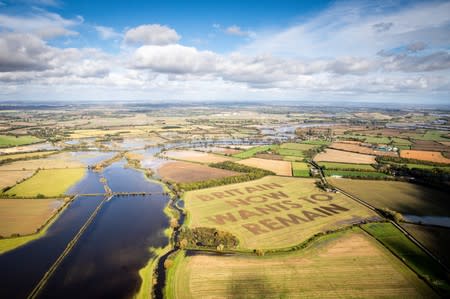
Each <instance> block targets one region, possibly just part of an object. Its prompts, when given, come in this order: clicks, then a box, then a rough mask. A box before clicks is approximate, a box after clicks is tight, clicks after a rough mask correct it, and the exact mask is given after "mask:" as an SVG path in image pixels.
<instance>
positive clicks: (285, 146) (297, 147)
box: [280, 143, 317, 151]
mask: <svg viewBox="0 0 450 299" xmlns="http://www.w3.org/2000/svg"><path fill="white" fill-rule="evenodd" d="M316 147H317V145H313V144H305V143H283V144H281V145H280V149H291V150H298V151H307V150H310V149H313V148H316Z"/></svg>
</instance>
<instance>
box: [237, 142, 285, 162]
mask: <svg viewBox="0 0 450 299" xmlns="http://www.w3.org/2000/svg"><path fill="white" fill-rule="evenodd" d="M273 147H274V146H273V145H260V146H255V147H252V148H249V149H247V150H245V151H243V152H241V153H238V154H235V155H233V157H235V158H239V159H246V158H250V157H253V156H254V155H256V154H258V153H261V152H265V151H267V150H269V149H271V148H273ZM275 147H276V146H275Z"/></svg>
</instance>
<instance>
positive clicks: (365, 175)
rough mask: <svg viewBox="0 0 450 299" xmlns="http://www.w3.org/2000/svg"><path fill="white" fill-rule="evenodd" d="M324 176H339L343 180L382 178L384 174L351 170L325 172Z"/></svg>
mask: <svg viewBox="0 0 450 299" xmlns="http://www.w3.org/2000/svg"><path fill="white" fill-rule="evenodd" d="M324 173H325V175H326V176H341V177H344V178H367V179H370V178H384V177H387V175H386V174H385V173H381V172H374V171H351V170H325V171H324Z"/></svg>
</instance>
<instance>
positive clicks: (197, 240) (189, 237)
mask: <svg viewBox="0 0 450 299" xmlns="http://www.w3.org/2000/svg"><path fill="white" fill-rule="evenodd" d="M177 244H178V246H179V247H180V248H186V247H191V248H195V247H207V248H215V249H217V250H224V249H228V248H236V247H237V246H238V245H239V239H238V238H237V237H236V236H234V235H233V234H231V233H229V232H225V231H219V230H217V229H215V228H210V227H196V228H193V229H190V228H186V227H184V228H182V229H181V230H180V234H179V236H178V240H177ZM219 248H220V249H219Z"/></svg>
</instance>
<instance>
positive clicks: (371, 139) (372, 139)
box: [339, 134, 391, 144]
mask: <svg viewBox="0 0 450 299" xmlns="http://www.w3.org/2000/svg"><path fill="white" fill-rule="evenodd" d="M339 137H340V138H343V139H358V140H361V141H364V142H367V143H373V144H388V143H389V142H391V140H390V139H389V138H388V137H382V136H370V135H362V134H345V135H341V136H339Z"/></svg>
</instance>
